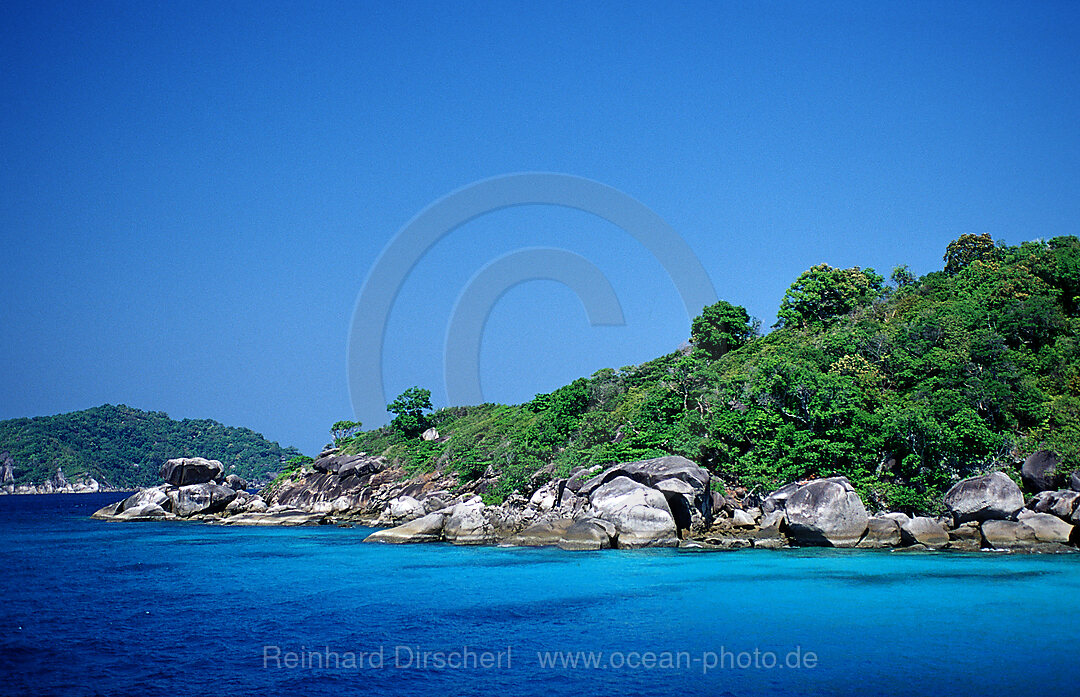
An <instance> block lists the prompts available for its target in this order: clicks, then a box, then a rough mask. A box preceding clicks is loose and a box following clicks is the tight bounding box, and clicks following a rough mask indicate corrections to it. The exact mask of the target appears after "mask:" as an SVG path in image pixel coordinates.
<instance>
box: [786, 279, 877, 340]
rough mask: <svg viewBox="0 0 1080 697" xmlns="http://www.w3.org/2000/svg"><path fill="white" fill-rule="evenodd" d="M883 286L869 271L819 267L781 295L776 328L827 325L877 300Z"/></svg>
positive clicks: (796, 281)
mask: <svg viewBox="0 0 1080 697" xmlns="http://www.w3.org/2000/svg"><path fill="white" fill-rule="evenodd" d="M884 282H885V279H883V278H882V277H881V276H879V275H877V273H875V272H874V270H873V269H871V268H866V269H860V268H859V267H858V266H853V267H851V268H850V269H837V268H833V267H832V266H829V265H828V264H818V265H817V266H814V267H811V268H810V269H809V270H807V271H804V272H802V274H801V275H800V276H799V277H798V278H797V279H795V282H794V283H793V284H791V287H790V288H788V289H787V292H786V293H784V299H783V300H782V301H781V303H780V311H779V312H778V313H776V314H777V316H778V317H779V322H777V326H780V327H805V326H808V325H811V324H824V323H827V322H828V321H829V320H832V319H834V318H836V317H841V316H843V315H846V314H847V313H849V312H851V311H852V310H854V309H855V308H857V307H861V306H864V305H869V304H870V303H872V302H873V301H874V300H877V299H878V298H880V297H881V296H882V295H883V294H884V292H885V286H884Z"/></svg>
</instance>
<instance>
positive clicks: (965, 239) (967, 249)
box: [943, 232, 998, 275]
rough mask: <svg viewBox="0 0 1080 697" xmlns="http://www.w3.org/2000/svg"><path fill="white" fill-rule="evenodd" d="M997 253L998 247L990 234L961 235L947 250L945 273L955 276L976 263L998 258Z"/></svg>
mask: <svg viewBox="0 0 1080 697" xmlns="http://www.w3.org/2000/svg"><path fill="white" fill-rule="evenodd" d="M997 253H998V250H997V247H995V246H994V240H993V239H991V238H990V233H989V232H984V233H983V234H981V235H971V234H965V235H960V237H959V238H957V239H955V240H953V241H952V242H950V243H949V246H948V247H946V248H945V256H944V257H943V258H944V260H945V273H947V274H949V275H952V274H955V273H957V272H959V271H960V270H961V269H963V268H964V267H966V266H969V265H970V264H971V263H972V262H974V261H989V260H991V259H993V258H994V257H995V256H997Z"/></svg>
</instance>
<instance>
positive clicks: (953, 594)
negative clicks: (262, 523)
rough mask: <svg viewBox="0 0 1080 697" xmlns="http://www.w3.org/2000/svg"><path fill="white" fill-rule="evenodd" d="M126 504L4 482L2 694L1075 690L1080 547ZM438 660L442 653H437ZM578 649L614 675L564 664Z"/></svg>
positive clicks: (547, 695)
mask: <svg viewBox="0 0 1080 697" xmlns="http://www.w3.org/2000/svg"><path fill="white" fill-rule="evenodd" d="M116 498H119V495H111V496H110V495H76V496H35V497H28V496H18V497H13V496H5V497H0V532H2V541H3V544H2V549H0V569H2V571H0V573H2V579H3V580H2V582H0V591H2V594H3V596H2V598H0V630H2V631H0V681H2V682H0V693H3V694H27V695H31V694H33V695H39V694H59V693H63V694H69V695H99V694H100V695H106V694H107V695H118V694H142V695H161V694H170V695H208V694H216V695H248V694H264V695H273V694H303V695H347V694H365V695H412V694H415V695H429V694H430V695H543V696H544V697H552V696H555V695H574V696H575V697H578V696H580V695H627V694H630V695H634V694H642V695H643V694H672V695H675V694H679V695H685V694H690V693H693V694H707V695H721V694H730V695H770V696H774V695H800V696H804V695H878V694H880V695H905V696H918V695H934V696H937V695H978V696H979V697H985V695H987V694H1012V695H1041V694H1076V685H1077V682H1076V681H1077V678H1076V636H1077V634H1076V631H1077V629H1076V627H1077V620H1078V619H1080V613H1078V611H1077V607H1078V606H1077V599H1078V598H1080V555H1065V556H989V555H966V556H965V555H958V554H911V553H889V552H851V551H845V552H838V551H825V550H819V551H788V552H767V551H743V552H732V553H687V552H678V551H672V550H665V551H656V552H640V551H639V552H604V553H567V552H561V551H557V550H534V549H497V548H462V547H450V546H441V545H439V546H403V547H398V546H383V545H365V544H363V543H362V540H363V538H364V536H365V535H366V534H367V532H368V531H367V530H365V529H361V528H353V529H340V528H336V527H318V528H279V529H255V528H222V527H213V526H207V525H199V524H192V523H106V522H99V521H92V520H89V518H88V516H89V514H90V513H91V512H92V511H93V510H95V509H96V508H98V507H100V506H101V505H104V503H106V502H108V501H109V500H112V499H116ZM302 647H303V648H302ZM400 647H408V648H400ZM466 647H467V648H466ZM380 648H381V653H380ZM328 650H329V652H330V653H331V654H334V653H336V654H337V659H336V660H337V665H336V666H334V665H333V662H334V660H335V658H334V656H333V655H327V651H328ZM755 650H756V651H757V656H756V657H755V656H754V653H753V652H754V651H755ZM275 651H276V652H277V653H275ZM313 651H314V652H316V653H317V658H316V657H313V656H312V655H311V653H312V652H313ZM424 651H427V652H439V651H442V652H445V653H443V654H442V656H443V659H442V663H441V664H440V661H439V660H438V658H437V656H438V655H439V654H437V653H430V654H429V655H428V665H427V667H418V666H417V665H416V664H417V663H418V661H419V656H420V655H421V652H424ZM555 651H586V652H593V654H594V656H593V658H590V659H589V660H596V661H598V662H599V663H600V664H601V665H602V666H604V667H590V668H585V667H581V666H580V665H579V667H578V668H577V669H574V668H572V667H566V668H564V667H562V666H561V664H560V665H559V667H557V668H550V667H543V666H542V665H541V658H542V655H543V652H555ZM290 652H292V653H293V654H295V656H294V660H295V661H296V662H297V665H295V667H292V668H290V667H287V665H286V661H287V660H288V655H289V653H290ZM538 652H539V654H538ZM361 653H363V654H365V655H363V656H361V655H360V654H361ZM500 653H501V655H500ZM350 655H352V656H353V659H352V661H355V663H356V665H355V667H354V666H353V664H352V662H351V661H350V659H349V656H350ZM380 656H381V659H380V658H379V657H380ZM650 656H651V659H650ZM811 656H812V657H813V659H814V660H812V661H811V660H809V659H810V657H811ZM455 657H456V658H455ZM665 657H666V660H665ZM770 657H771V658H770ZM552 658H553V659H554V660H556V662H557V663H558V662H559V659H558V657H557V656H554V655H553V656H552ZM482 660H486V661H489V662H490V667H484V666H482V665H481V663H480V662H481V661H482ZM568 660H570V659H569V658H568ZM579 660H581V659H579ZM773 660H775V661H776V664H775V665H774V666H773V667H772V668H768V667H766V666H767V665H768V664H771V663H772V661H773ZM320 661H321V662H323V663H324V665H323V667H321V668H320V667H319V662H320ZM327 661H329V662H330V663H331V665H330V667H329V668H328V667H326V665H325V662H327ZM462 662H464V663H465V665H464V666H463V667H462V666H460V665H459V664H460V663H462ZM496 662H497V663H498V665H496ZM740 662H741V663H743V664H748V665H745V667H742V668H740V667H739V663H740ZM811 663H812V664H813V665H812V666H811V665H810V664H811ZM380 664H381V667H380ZM447 664H449V665H447ZM788 664H790V665H788ZM440 666H441V667H440ZM451 666H454V667H451ZM650 666H651V667H650Z"/></svg>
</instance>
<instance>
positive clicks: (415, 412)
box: [386, 386, 432, 438]
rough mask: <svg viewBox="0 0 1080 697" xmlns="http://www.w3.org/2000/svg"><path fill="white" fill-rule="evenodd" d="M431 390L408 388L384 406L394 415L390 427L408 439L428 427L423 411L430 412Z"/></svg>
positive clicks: (428, 423)
mask: <svg viewBox="0 0 1080 697" xmlns="http://www.w3.org/2000/svg"><path fill="white" fill-rule="evenodd" d="M431 408H432V407H431V390H425V389H423V388H420V387H415V386H414V387H410V388H409V389H407V390H405V391H404V392H402V393H401V394H399V395H398V396H397V398H396V399H395V400H394V401H393V402H390V404H388V405H387V406H386V410H387V411H388V412H390V413H391V414H394V415H395V416H394V420H393V421H391V422H390V425H391V426H392V427H393V428H394V429H396V430H398V431H400V432H401V433H403V434H404V435H405V436H407V437H409V438H415V437H416V436H418V435H420V434H421V433H423V432H424V431H426V430H427V429H428V427H429V426H430V422H429V420H428V417H427V415H426V414H425V413H424V412H425V411H431Z"/></svg>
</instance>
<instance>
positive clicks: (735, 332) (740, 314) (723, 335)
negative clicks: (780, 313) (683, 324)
mask: <svg viewBox="0 0 1080 697" xmlns="http://www.w3.org/2000/svg"><path fill="white" fill-rule="evenodd" d="M756 333H757V327H756V326H755V325H754V324H753V323H752V322H751V321H750V315H749V314H748V313H747V312H746V308H745V307H739V306H738V305H732V304H731V303H729V302H726V301H724V300H721V301H719V302H717V303H714V304H712V305H709V306H708V307H706V308H705V309H704V310H702V311H701V314H700V315H698V316H697V317H695V318H694V321H693V323H692V324H691V325H690V343H692V344H693V345H694V348H695V349H696V350H698V351H702V352H704V354H705V355H706V356H707V357H709V358H719V357H720V356H723V355H724V354H725V353H727V352H728V351H734V350H735V349H737V348H739V347H740V346H742V345H743V344H745V343H746V342H747V341H749V340H750V338H751V337H752V336H754V335H755V334H756Z"/></svg>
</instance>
